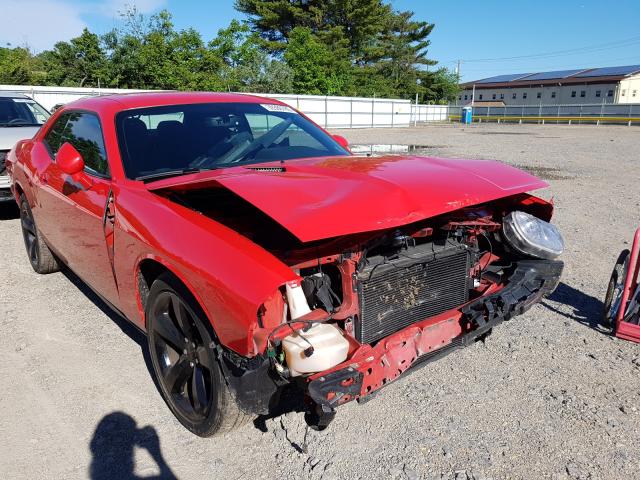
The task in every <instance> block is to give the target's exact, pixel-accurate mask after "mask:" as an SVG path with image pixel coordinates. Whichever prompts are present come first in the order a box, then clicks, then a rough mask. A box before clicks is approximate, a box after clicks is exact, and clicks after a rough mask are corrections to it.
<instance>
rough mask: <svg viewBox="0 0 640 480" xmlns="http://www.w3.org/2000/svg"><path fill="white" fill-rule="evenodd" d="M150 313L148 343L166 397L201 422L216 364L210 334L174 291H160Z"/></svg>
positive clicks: (208, 407) (209, 403) (208, 404)
mask: <svg viewBox="0 0 640 480" xmlns="http://www.w3.org/2000/svg"><path fill="white" fill-rule="evenodd" d="M150 312H151V315H152V316H153V319H152V328H151V329H150V331H149V336H150V345H151V350H152V355H154V360H155V364H156V369H157V373H158V380H159V382H160V383H161V385H162V388H163V390H164V392H165V396H166V398H167V400H168V401H169V402H170V404H171V406H172V407H173V408H174V410H176V411H177V412H178V413H179V414H181V415H182V416H183V417H184V418H186V419H188V420H189V421H191V422H193V423H196V424H197V423H200V422H202V421H204V420H205V419H206V418H207V417H208V416H209V412H210V411H211V407H212V403H213V385H214V377H213V375H214V371H213V369H214V367H215V364H214V363H213V362H212V360H213V359H212V358H211V355H210V353H209V349H208V348H207V344H206V343H205V342H207V343H208V342H209V341H210V340H209V335H208V334H207V332H206V330H205V329H204V327H203V326H202V323H201V322H200V321H199V319H198V318H197V317H196V315H195V313H194V312H193V310H191V308H189V306H188V305H187V304H186V303H185V302H184V301H183V300H182V299H181V298H180V297H179V296H178V295H176V293H175V292H172V291H164V292H161V293H160V294H159V295H158V296H157V297H156V299H155V302H154V304H153V306H152V308H151V311H150Z"/></svg>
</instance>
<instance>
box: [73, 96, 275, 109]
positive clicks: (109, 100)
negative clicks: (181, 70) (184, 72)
mask: <svg viewBox="0 0 640 480" xmlns="http://www.w3.org/2000/svg"><path fill="white" fill-rule="evenodd" d="M190 103H272V104H281V105H284V104H283V103H282V102H279V101H278V100H275V99H273V98H265V97H259V96H257V95H250V94H244V93H217V92H144V93H126V94H114V95H102V96H97V97H84V98H81V99H79V100H76V101H74V102H71V103H68V104H66V105H65V109H67V108H87V109H91V110H97V111H100V110H112V111H113V110H116V111H117V110H129V109H132V108H145V107H156V106H162V105H181V104H190Z"/></svg>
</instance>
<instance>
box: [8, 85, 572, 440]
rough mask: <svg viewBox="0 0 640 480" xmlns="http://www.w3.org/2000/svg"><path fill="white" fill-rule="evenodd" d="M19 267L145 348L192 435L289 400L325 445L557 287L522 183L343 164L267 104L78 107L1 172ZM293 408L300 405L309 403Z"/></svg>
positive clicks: (230, 98)
mask: <svg viewBox="0 0 640 480" xmlns="http://www.w3.org/2000/svg"><path fill="white" fill-rule="evenodd" d="M7 167H8V171H9V174H10V175H11V179H12V189H13V193H14V195H15V197H16V199H17V201H18V203H19V205H20V217H21V225H22V232H23V235H24V242H25V246H26V250H27V254H28V258H29V261H30V262H31V265H32V266H33V269H34V270H35V271H36V272H38V273H50V272H54V271H56V270H58V269H59V268H60V267H61V266H63V265H66V266H68V267H69V268H70V269H71V270H73V271H74V272H75V273H76V274H77V275H78V276H79V277H80V278H82V279H83V281H84V282H86V283H87V284H88V285H89V286H90V287H91V288H92V289H93V290H95V291H96V292H97V293H98V294H99V295H100V296H101V297H102V298H103V299H104V300H105V302H107V303H108V304H109V305H110V306H112V307H113V308H114V310H116V311H117V312H119V313H121V314H122V315H123V316H124V317H126V318H127V319H128V320H129V321H131V322H132V323H133V324H135V325H136V326H138V327H139V328H140V329H142V330H144V331H145V332H146V333H147V337H148V343H149V350H150V353H151V360H152V364H153V370H154V373H155V376H156V377H157V383H158V385H159V389H160V391H161V393H162V396H163V397H164V400H165V401H166V403H167V405H168V406H169V408H170V409H171V411H172V412H173V413H174V415H175V416H176V417H177V418H178V420H179V421H180V422H181V423H182V424H183V425H184V426H185V427H187V428H188V429H189V430H190V431H192V432H193V433H195V434H197V435H201V436H209V435H212V434H214V433H218V432H223V431H226V430H229V429H231V428H233V427H234V426H236V425H238V424H240V423H241V422H242V421H243V420H245V419H247V418H250V416H251V415H257V414H269V413H273V412H275V411H277V409H278V406H279V402H280V400H279V399H280V398H281V396H280V394H281V392H282V391H283V390H284V389H291V390H292V391H294V392H297V395H298V397H296V398H298V399H299V400H300V402H299V403H300V404H304V405H306V409H307V411H306V414H307V420H308V421H309V422H310V423H311V424H313V425H314V426H316V427H317V428H324V427H325V426H326V425H327V424H328V423H329V421H330V420H331V419H332V418H333V415H335V411H336V408H337V407H338V406H340V405H342V404H344V403H347V402H349V401H352V400H357V401H358V402H364V401H366V400H368V399H370V398H371V396H372V395H373V394H374V393H375V392H377V391H378V390H379V389H381V388H382V387H383V386H385V385H386V384H389V383H391V382H393V381H394V380H395V379H397V378H398V377H399V376H401V375H403V374H405V372H407V371H409V370H413V369H415V368H416V367H418V366H419V365H425V364H426V363H427V362H429V361H431V360H434V359H436V358H439V357H441V356H442V355H444V354H447V353H449V352H451V351H453V350H455V349H457V348H460V347H463V346H466V345H469V344H470V343H472V342H474V341H476V340H478V339H483V338H485V337H486V336H487V335H488V334H489V333H490V332H491V330H492V328H493V327H495V326H496V325H497V324H499V323H500V322H502V321H504V320H509V319H511V318H512V317H514V316H515V315H519V314H521V313H523V312H524V311H526V310H527V309H528V308H529V307H531V306H532V305H533V304H535V303H536V302H538V301H540V299H541V298H542V297H543V296H545V295H547V294H549V293H550V292H551V291H553V289H554V288H555V286H556V285H557V283H558V281H559V278H560V275H561V272H562V268H563V263H562V262H561V261H558V260H556V258H557V257H558V256H559V255H560V254H561V253H562V251H563V249H564V244H563V240H562V237H561V235H560V233H559V232H558V230H557V228H556V227H555V226H554V225H552V224H550V223H549V220H550V218H551V214H552V210H553V208H552V205H551V204H550V203H548V202H546V201H544V200H542V199H540V198H537V197H535V196H532V195H530V194H528V193H526V192H529V191H531V190H535V189H539V188H542V187H546V186H547V185H546V184H545V183H544V182H542V181H540V180H538V179H537V178H535V177H533V176H531V175H529V174H527V173H524V172H522V171H520V170H517V169H515V168H512V167H509V166H506V165H503V164H501V163H497V162H490V161H468V160H445V159H441V158H431V157H427V158H425V157H417V156H388V157H378V158H373V157H357V156H353V155H351V153H350V152H349V149H348V145H347V142H346V140H345V139H344V138H342V137H339V136H331V135H330V134H328V133H327V132H326V131H324V130H323V129H322V128H320V127H319V126H318V125H316V124H315V123H313V122H312V121H311V120H310V119H309V118H307V117H306V116H305V115H304V114H302V113H300V112H298V111H296V110H294V109H292V108H291V107H289V106H287V105H285V104H283V103H281V102H278V101H276V100H273V99H267V98H260V97H255V96H249V95H235V94H212V93H149V94H135V95H114V96H105V97H99V98H87V99H83V100H79V101H76V102H74V103H71V104H68V105H65V106H64V107H62V108H60V109H59V110H57V111H56V113H55V114H54V115H53V116H52V117H51V118H50V119H49V121H48V122H47V123H46V124H45V125H44V126H43V127H42V129H41V130H40V131H39V132H38V133H37V134H36V136H35V137H34V138H33V139H31V140H24V141H21V142H19V143H18V144H17V145H16V146H15V147H14V149H13V150H12V151H11V153H10V154H9V156H8V160H7ZM303 401H304V402H303Z"/></svg>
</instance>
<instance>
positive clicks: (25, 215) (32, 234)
mask: <svg viewBox="0 0 640 480" xmlns="http://www.w3.org/2000/svg"><path fill="white" fill-rule="evenodd" d="M20 224H21V226H22V236H23V237H24V246H25V248H26V249H27V255H28V256H29V261H30V262H31V264H32V265H37V264H38V257H39V256H40V252H39V251H38V237H37V233H36V222H35V221H34V220H33V215H32V214H31V209H30V208H29V205H27V202H26V201H22V202H21V203H20Z"/></svg>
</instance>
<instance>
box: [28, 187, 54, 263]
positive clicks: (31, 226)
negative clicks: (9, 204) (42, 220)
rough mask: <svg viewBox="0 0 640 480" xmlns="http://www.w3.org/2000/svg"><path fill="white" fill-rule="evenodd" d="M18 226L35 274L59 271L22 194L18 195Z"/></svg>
mask: <svg viewBox="0 0 640 480" xmlns="http://www.w3.org/2000/svg"><path fill="white" fill-rule="evenodd" d="M20 225H21V227H22V236H23V238H24V246H25V248H26V250H27V256H28V257H29V263H30V264H31V267H32V268H33V269H34V270H35V271H36V272H37V273H42V274H45V273H53V272H57V271H58V270H60V264H59V263H58V260H56V257H55V256H54V255H53V253H52V252H51V250H50V249H49V247H48V246H47V244H46V243H45V241H44V239H43V238H42V234H41V233H40V230H38V227H37V226H36V221H35V220H34V218H33V213H32V212H31V207H30V206H29V202H28V201H27V197H25V196H24V194H22V195H20Z"/></svg>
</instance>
